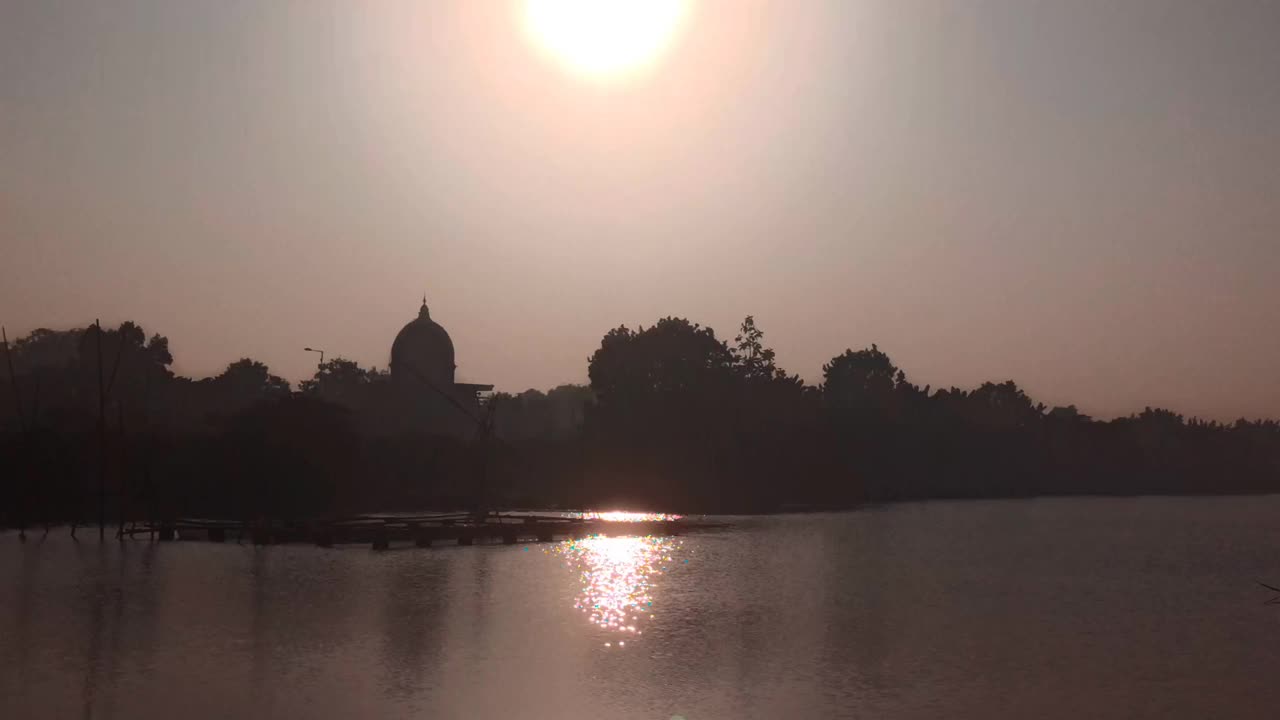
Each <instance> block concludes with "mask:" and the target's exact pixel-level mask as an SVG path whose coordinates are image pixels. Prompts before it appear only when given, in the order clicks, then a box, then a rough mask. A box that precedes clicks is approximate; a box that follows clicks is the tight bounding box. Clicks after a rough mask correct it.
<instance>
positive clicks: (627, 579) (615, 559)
mask: <svg viewBox="0 0 1280 720" xmlns="http://www.w3.org/2000/svg"><path fill="white" fill-rule="evenodd" d="M680 545H681V541H680V540H679V539H678V538H670V537H656V536H652V535H646V536H637V537H605V536H603V535H593V536H591V537H587V538H582V539H580V540H566V541H564V542H561V543H558V544H557V545H555V546H554V547H552V548H551V549H550V550H548V552H552V553H556V554H559V555H561V556H562V557H563V558H564V563H565V566H566V567H568V568H569V569H570V570H571V571H573V572H576V573H578V574H579V578H580V581H581V583H582V590H581V591H580V592H579V593H578V596H577V597H576V598H575V600H574V608H575V609H578V610H581V611H582V612H584V613H586V614H587V617H588V619H589V620H590V622H591V623H592V624H593V625H596V626H598V627H600V628H602V629H604V630H609V631H612V632H616V633H621V634H626V635H643V634H644V630H643V629H642V627H643V624H644V621H645V620H647V619H652V618H653V616H654V607H653V584H654V581H655V580H656V578H657V576H659V575H661V574H662V573H664V572H666V571H667V569H668V568H669V567H670V564H671V562H672V560H673V556H674V553H675V552H676V551H677V550H678V549H679V548H680ZM625 642H626V641H625V640H622V641H619V642H618V645H619V646H622V647H625ZM606 645H609V646H611V645H612V643H606Z"/></svg>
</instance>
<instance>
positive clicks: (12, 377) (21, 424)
mask: <svg viewBox="0 0 1280 720" xmlns="http://www.w3.org/2000/svg"><path fill="white" fill-rule="evenodd" d="M0 339H3V344H4V360H5V364H6V365H7V366H8V368H9V387H10V389H11V391H12V392H13V405H14V409H15V410H16V411H17V413H18V429H19V430H21V431H22V446H23V447H22V458H23V460H24V463H23V465H24V466H25V465H26V464H27V463H26V462H25V461H26V460H27V454H28V452H29V451H30V448H29V445H30V437H29V436H28V432H27V418H26V413H24V412H23V410H22V394H21V393H19V392H18V376H17V374H15V373H14V371H13V355H12V353H10V352H9V332H8V331H7V330H6V329H5V328H4V327H0ZM24 469H25V467H24ZM24 475H25V473H21V472H20V473H19V477H22V476H24ZM18 482H20V480H19V481H15V482H14V488H13V490H14V495H15V498H14V500H15V503H14V504H15V506H16V507H17V512H18V537H19V538H20V539H22V540H26V539H27V512H26V502H25V501H26V498H25V497H22V495H23V494H24V493H22V491H21V489H20V486H19V485H18Z"/></svg>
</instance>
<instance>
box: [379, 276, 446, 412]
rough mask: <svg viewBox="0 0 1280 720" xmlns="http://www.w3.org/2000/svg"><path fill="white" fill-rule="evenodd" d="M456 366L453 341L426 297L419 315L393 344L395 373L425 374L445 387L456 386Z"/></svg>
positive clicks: (405, 375)
mask: <svg viewBox="0 0 1280 720" xmlns="http://www.w3.org/2000/svg"><path fill="white" fill-rule="evenodd" d="M455 367H456V366H455V365H454V356H453V340H451V339H450V338H449V333H447V332H445V329H444V328H442V327H440V325H439V324H438V323H436V322H435V321H434V320H432V319H431V312H430V311H429V310H428V309H427V300H426V298H423V299H422V308H421V309H420V310H418V318H417V319H416V320H414V321H413V322H411V323H409V324H408V325H405V326H404V329H402V330H401V331H400V333H399V334H398V335H396V339H395V342H393V343H392V344H391V375H392V377H393V378H397V379H406V378H407V379H411V380H416V381H420V380H421V378H418V377H415V376H418V375H421V376H423V377H425V378H426V379H427V380H430V381H431V382H433V383H435V384H436V385H437V386H439V389H442V390H443V389H445V388H447V387H449V386H451V385H453V371H454V368H455ZM414 371H416V372H414Z"/></svg>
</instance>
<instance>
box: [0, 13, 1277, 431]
mask: <svg viewBox="0 0 1280 720" xmlns="http://www.w3.org/2000/svg"><path fill="white" fill-rule="evenodd" d="M521 18H522V15H521V11H520V8H519V6H518V3H513V2H506V1H494V2H482V1H481V0H469V1H467V2H456V3H449V2H444V1H443V0H442V1H434V0H421V1H418V2H407V1H405V2H390V1H388V2H382V1H377V0H361V1H360V2H352V1H350V0H296V1H293V2H285V1H283V0H281V1H274V2H273V1H271V0H234V1H232V0H199V1H196V0H188V1H184V0H79V1H70V0H0V250H2V254H0V322H3V323H4V324H5V325H7V326H8V329H9V333H10V336H11V337H12V336H14V335H16V334H21V333H25V332H27V331H29V330H30V329H32V328H34V327H38V326H51V327H68V326H72V325H84V324H86V323H88V322H91V321H92V319H93V318H94V317H95V316H100V317H101V318H102V319H103V321H104V322H113V323H114V322H118V321H120V320H123V319H135V320H137V321H139V322H140V323H142V324H143V326H144V327H145V328H146V329H147V330H148V331H159V332H161V333H164V334H166V335H168V336H169V338H170V340H171V342H172V344H173V348H174V351H175V357H176V363H175V365H176V369H177V370H178V371H179V372H182V373H185V374H191V375H196V376H203V375H207V374H212V373H216V372H217V371H219V370H220V369H221V368H222V367H224V366H225V365H226V364H227V363H228V362H230V361H232V360H235V359H236V358H239V357H241V356H246V355H248V356H252V357H255V358H258V359H261V360H263V361H265V362H267V363H268V364H269V365H270V366H271V367H272V368H273V369H274V370H275V371H277V372H279V373H280V374H283V375H285V376H287V377H289V378H290V379H294V380H297V379H299V378H301V377H304V376H306V375H308V374H310V372H311V370H312V369H313V367H314V364H315V357H314V356H312V355H308V354H306V353H303V352H302V348H303V346H305V345H312V346H316V347H322V348H324V349H326V350H327V351H328V352H329V353H330V354H333V355H337V354H341V355H344V356H347V357H350V358H353V359H355V360H358V361H360V362H361V363H362V364H366V365H368V364H376V365H378V366H385V364H386V362H387V359H388V354H389V351H390V345H391V340H392V338H393V337H394V336H395V334H396V332H397V331H398V330H399V329H400V327H401V326H402V325H403V324H404V323H406V322H407V321H409V320H411V319H412V318H413V317H414V316H415V315H416V313H417V307H418V304H419V302H420V298H421V296H422V294H423V293H424V292H425V293H426V294H427V296H428V300H429V302H430V305H431V309H432V315H433V317H434V318H435V319H436V320H438V321H439V322H441V323H442V324H443V325H444V326H445V327H446V328H447V329H448V330H449V332H450V333H451V335H452V336H453V338H454V343H455V345H456V346H457V351H458V365H459V377H460V378H461V379H465V380H471V381H477V382H494V383H497V385H498V386H499V387H500V388H501V389H507V390H521V389H524V388H526V387H531V386H532V387H538V388H547V387H550V386H553V385H556V384H559V383H563V382H582V381H585V379H586V361H587V357H588V356H589V355H590V353H591V352H592V351H593V350H594V349H595V348H596V347H597V346H598V344H599V340H600V337H601V335H602V334H604V332H605V331H607V330H608V329H609V328H611V327H615V326H617V325H619V324H624V323H625V324H627V325H629V326H632V327H635V326H636V325H638V324H642V323H643V324H649V323H652V322H653V321H654V320H655V319H657V318H658V317H661V316H665V315H679V316H685V317H688V318H690V319H692V320H695V321H699V322H702V323H703V324H707V325H711V326H712V327H714V328H716V330H717V331H718V332H719V334H720V335H721V336H722V337H732V335H733V334H734V333H733V330H734V328H735V327H736V325H737V323H738V322H739V321H740V320H741V318H742V316H744V315H746V314H749V313H750V314H754V315H755V316H756V319H757V321H758V323H759V324H760V325H761V326H762V328H763V329H764V330H765V333H766V339H767V340H768V342H769V344H771V345H772V346H773V347H774V348H775V349H776V350H777V352H778V359H779V361H780V362H781V363H782V364H783V365H784V366H785V367H786V368H788V369H789V370H791V371H793V372H799V373H800V374H801V375H803V376H804V377H805V378H807V379H809V380H818V379H820V376H821V366H822V364H823V362H824V361H826V360H828V359H829V358H831V357H832V356H833V355H835V354H838V353H839V352H841V351H842V350H844V349H845V348H846V347H854V348H860V347H863V346H866V345H869V344H871V343H872V342H875V343H878V344H879V345H880V347H881V348H882V349H884V350H886V351H887V352H889V353H890V355H891V356H892V357H893V359H894V360H895V361H896V362H897V364H898V365H899V366H900V367H902V368H903V369H905V370H906V371H907V373H908V374H909V375H910V376H911V378H912V379H913V380H914V381H916V382H918V383H920V384H926V383H929V384H932V385H933V386H934V387H938V386H949V385H958V386H962V387H968V386H973V385H976V384H978V383H979V382H981V381H983V380H987V379H990V380H1004V379H1009V378H1013V379H1015V380H1017V381H1018V382H1019V383H1020V384H1021V385H1022V386H1023V387H1025V388H1026V389H1027V390H1028V392H1029V393H1031V394H1032V395H1033V396H1034V397H1036V398H1037V399H1039V400H1042V401H1044V402H1046V403H1048V404H1050V405H1053V404H1065V403H1068V402H1074V403H1075V404H1077V405H1078V406H1080V407H1081V409H1083V410H1085V411H1086V412H1092V413H1094V414H1097V415H1100V416H1110V415H1114V414H1123V413H1127V412H1129V411H1132V410H1139V409H1141V408H1142V407H1143V406H1145V405H1160V406H1168V407H1172V408H1174V409H1177V410H1179V411H1182V412H1185V413H1187V414H1200V415H1203V416H1209V417H1217V418H1229V417H1235V416H1239V415H1249V416H1259V415H1267V416H1272V417H1275V416H1280V39H1278V38H1280V1H1277V0H1272V1H1269V2H1268V1H1257V2H1254V1H1250V0H1224V1H1223V2H1206V1H1204V0H1149V1H1148V0H1057V1H1056V2H1037V1H1034V0H1001V1H995V0H990V1H982V0H969V1H967V2H959V1H957V2H945V3H938V2H924V1H917V0H866V1H863V2H858V1H855V0H832V1H831V2H818V1H817V0H814V1H812V2H803V1H801V0H787V1H785V2H774V3H757V2H747V1H745V0H723V1H721V2H712V1H710V0H703V1H702V2H696V3H695V5H694V7H693V10H692V13H691V15H690V16H689V17H688V18H687V21H686V23H685V25H684V27H683V28H682V32H681V33H680V35H679V37H678V38H676V40H675V42H674V44H673V45H672V46H671V48H670V50H669V52H668V53H667V54H666V55H665V56H664V57H663V58H662V60H661V62H660V63H659V64H657V65H655V66H654V67H653V68H652V69H651V70H650V72H648V73H647V74H643V75H641V76H635V77H631V78H629V79H626V80H624V81H618V82H612V83H610V82H601V81H598V80H597V81H592V80H587V79H584V78H583V77H581V76H578V75H575V74H573V73H571V72H569V71H567V70H566V69H565V68H564V67H563V66H561V65H558V64H556V63H554V62H552V61H550V60H549V59H548V58H547V57H546V56H545V55H544V54H543V53H540V52H539V51H538V50H537V49H536V48H535V47H534V46H533V45H532V44H531V43H530V41H529V40H528V38H527V36H526V33H525V32H524V29H523V27H522V25H521Z"/></svg>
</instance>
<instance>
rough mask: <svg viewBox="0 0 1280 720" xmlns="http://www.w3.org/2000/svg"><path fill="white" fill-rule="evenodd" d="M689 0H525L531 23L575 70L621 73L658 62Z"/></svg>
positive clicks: (609, 74)
mask: <svg viewBox="0 0 1280 720" xmlns="http://www.w3.org/2000/svg"><path fill="white" fill-rule="evenodd" d="M688 5H689V2H688V0H525V5H524V7H525V13H524V15H525V18H524V19H525V27H526V28H527V30H528V32H529V34H530V35H531V36H532V37H533V39H534V40H535V41H536V42H537V43H538V44H539V45H540V46H542V48H543V49H544V50H546V51H547V52H548V53H550V54H552V55H554V56H555V57H556V58H557V59H558V60H560V61H561V62H563V63H565V64H566V65H568V66H569V67H570V68H572V69H573V70H575V71H577V72H580V73H583V74H585V75H590V76H593V77H598V78H605V77H616V76H619V75H624V74H627V73H631V72H634V71H636V70H639V69H642V68H644V67H646V66H648V65H650V64H652V63H653V62H655V61H656V60H657V59H658V57H659V56H660V55H661V54H662V52H663V51H664V50H665V49H666V48H667V47H668V46H669V45H670V44H671V41H672V39H673V38H674V37H675V34H676V31H677V30H679V28H680V25H681V24H682V22H683V21H684V18H685V15H686V14H687V13H688V10H689V7H688Z"/></svg>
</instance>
